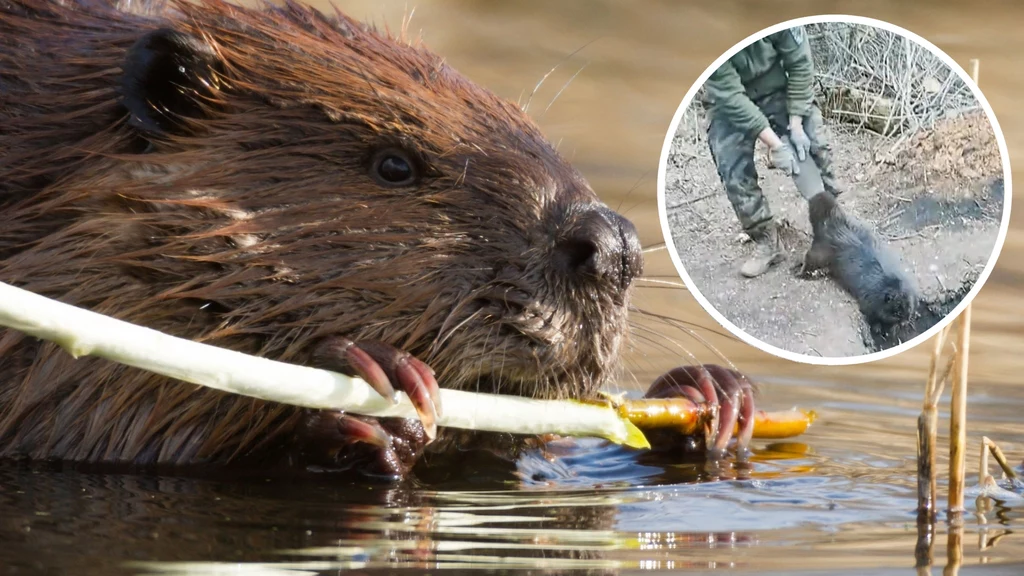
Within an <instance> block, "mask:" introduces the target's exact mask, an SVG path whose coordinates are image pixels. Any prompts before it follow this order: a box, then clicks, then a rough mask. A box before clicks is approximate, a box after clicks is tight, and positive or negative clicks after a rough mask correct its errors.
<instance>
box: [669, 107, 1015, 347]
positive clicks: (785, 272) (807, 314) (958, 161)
mask: <svg viewBox="0 0 1024 576" xmlns="http://www.w3.org/2000/svg"><path fill="white" fill-rule="evenodd" d="M704 126H705V119H704V118H703V115H702V114H688V115H687V118H686V119H685V120H684V122H682V123H680V126H679V129H678V132H677V135H676V138H675V141H674V146H673V152H672V155H671V157H670V160H669V162H670V164H669V167H668V173H667V176H668V178H667V181H666V202H667V214H668V220H669V225H670V227H671V229H672V235H673V238H672V242H673V243H674V245H675V247H676V250H677V252H678V253H679V256H680V259H681V260H682V263H683V265H684V267H685V269H686V271H687V273H688V275H689V276H690V277H691V279H692V280H693V282H694V284H695V285H696V287H697V288H698V289H699V291H700V292H701V294H702V295H703V296H704V297H705V298H707V300H708V301H709V302H710V303H711V305H712V306H713V307H714V308H716V309H717V310H718V311H719V312H720V313H722V315H724V316H725V317H726V318H727V319H729V321H731V322H732V323H733V324H735V325H736V326H738V327H740V328H741V329H742V330H744V331H745V332H747V333H748V334H750V335H751V336H754V337H755V338H757V339H759V340H762V341H764V342H766V343H768V344H771V345H774V346H777V347H779V348H782V349H784V350H788V351H792V352H795V353H798V354H805V355H813V356H830V357H845V356H859V355H863V354H867V353H870V352H874V351H877V350H881V349H885V348H889V347H891V346H894V345H897V344H899V343H900V342H901V341H906V340H908V339H910V338H912V337H914V336H915V335H917V334H919V333H921V332H923V331H925V330H927V328H928V327H930V326H932V325H934V323H935V322H937V321H939V320H941V319H942V318H943V317H944V316H945V315H946V314H947V313H948V312H949V311H951V310H952V309H953V308H955V307H956V305H957V304H958V303H959V302H960V301H961V300H962V298H963V297H964V296H965V295H966V294H967V293H968V292H969V291H970V289H971V287H972V286H973V284H974V282H975V281H976V280H977V278H978V276H979V275H980V273H981V271H982V270H983V269H984V267H985V265H986V264H987V262H988V259H989V256H990V254H991V252H992V249H993V247H994V245H995V241H996V237H997V235H998V230H999V224H1000V221H1001V218H1002V210H1003V182H1002V164H1001V160H1000V156H999V150H998V145H997V143H996V140H995V137H994V134H993V132H992V128H991V125H990V123H989V122H988V120H987V118H986V117H985V116H984V114H983V113H981V112H976V113H970V114H966V115H963V116H960V117H957V118H952V119H946V120H943V121H940V122H939V123H937V124H936V126H935V127H934V129H932V130H930V131H926V132H919V133H917V134H915V135H913V136H912V137H909V138H906V137H904V138H902V139H900V138H883V137H881V136H879V135H877V134H874V133H872V132H867V131H856V130H852V129H850V128H848V127H846V126H843V125H838V124H834V123H827V125H826V129H825V133H826V135H827V137H828V139H829V140H830V141H831V142H832V148H833V157H834V171H835V174H836V177H837V179H838V181H839V186H840V189H841V190H842V191H843V193H842V195H841V196H840V202H841V204H842V205H843V207H844V209H845V210H846V211H847V212H849V213H851V214H853V215H855V216H857V217H858V218H860V219H861V220H863V221H864V222H865V223H867V224H868V225H869V226H870V227H872V228H873V229H874V230H875V231H876V232H877V233H878V235H879V236H880V238H881V239H882V241H883V242H885V243H886V244H888V245H889V246H890V247H891V249H892V250H893V251H894V252H895V253H896V254H897V255H898V256H899V258H900V260H901V262H902V264H903V267H904V269H905V270H906V271H907V273H908V274H911V275H912V276H913V277H914V278H915V280H916V282H917V283H918V286H919V288H920V291H921V297H922V306H921V307H920V314H919V316H918V317H917V318H916V319H915V320H914V322H913V324H912V325H910V326H907V327H905V328H904V329H902V330H900V331H899V332H898V333H895V334H890V335H889V336H888V337H886V338H879V337H873V336H872V335H871V334H870V331H869V330H868V329H867V326H866V324H865V323H864V321H863V319H862V317H861V315H860V312H859V310H858V309H857V305H856V303H855V302H854V300H853V299H852V298H851V297H850V296H849V295H848V294H847V293H846V292H844V291H843V290H842V289H841V288H840V287H839V286H838V285H837V284H836V283H835V282H834V281H833V280H832V279H831V278H827V277H825V278H816V279H800V278H797V277H795V275H794V270H793V267H794V266H797V265H798V264H799V262H800V261H801V259H802V257H803V253H804V252H805V251H806V250H807V248H808V247H809V245H810V240H811V231H810V224H809V222H808V216H807V205H806V202H805V201H804V200H803V199H802V198H801V197H800V195H799V193H798V192H797V191H796V189H795V187H794V185H793V183H792V181H791V180H790V179H789V178H788V177H786V176H785V175H784V174H781V173H779V172H777V171H774V170H770V169H768V167H767V163H766V158H765V154H764V151H763V150H762V149H760V148H759V149H758V151H757V154H756V157H757V163H758V171H759V173H760V182H761V186H762V188H763V190H764V193H765V196H766V197H767V198H768V201H769V204H770V205H771V208H772V211H773V213H774V214H775V217H776V219H777V220H778V222H779V224H780V225H781V228H782V233H781V237H782V242H783V248H784V252H785V255H786V261H785V262H783V263H782V264H780V265H778V266H776V267H775V268H773V269H772V270H770V271H769V272H768V273H766V274H765V275H763V276H761V277H759V278H755V279H746V278H743V277H741V276H740V275H739V272H738V270H739V266H740V264H741V263H742V262H743V261H744V260H745V259H746V258H747V257H749V256H750V255H751V254H752V252H753V249H754V246H753V244H752V243H751V242H750V241H749V239H748V238H747V237H746V235H745V234H743V232H742V230H741V228H740V226H739V223H738V222H737V220H736V217H735V214H734V213H733V211H732V207H731V205H730V204H729V201H728V199H727V198H726V196H725V192H724V189H723V188H722V185H721V182H720V181H719V179H718V176H717V174H716V172H715V167H714V164H713V162H712V160H711V157H710V154H709V152H708V150H707V143H706V140H705V137H704Z"/></svg>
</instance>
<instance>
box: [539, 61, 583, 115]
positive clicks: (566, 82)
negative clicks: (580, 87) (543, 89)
mask: <svg viewBox="0 0 1024 576" xmlns="http://www.w3.org/2000/svg"><path fill="white" fill-rule="evenodd" d="M589 64H590V62H587V63H585V64H583V66H580V69H579V70H577V71H576V73H575V74H573V75H572V76H570V77H569V79H568V80H566V81H565V84H562V87H561V88H559V90H558V92H556V93H555V95H554V96H553V97H552V98H551V102H548V105H547V107H546V108H544V111H543V112H541V113H540V116H539V117H538V120H539V119H542V118H544V115H545V114H547V113H548V110H550V109H551V107H552V106H553V105H554V104H555V101H556V100H558V97H559V96H561V95H562V92H565V89H566V88H568V87H569V84H571V83H572V81H573V80H575V79H576V77H577V76H579V75H580V72H583V69H584V68H586V67H587V66H588V65H589Z"/></svg>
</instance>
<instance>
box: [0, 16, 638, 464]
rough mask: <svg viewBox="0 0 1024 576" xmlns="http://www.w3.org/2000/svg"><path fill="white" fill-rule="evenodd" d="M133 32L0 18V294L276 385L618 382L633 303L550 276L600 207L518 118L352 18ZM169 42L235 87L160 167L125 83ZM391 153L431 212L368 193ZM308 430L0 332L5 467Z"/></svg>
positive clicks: (211, 445) (273, 439)
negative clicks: (154, 338)
mask: <svg viewBox="0 0 1024 576" xmlns="http://www.w3.org/2000/svg"><path fill="white" fill-rule="evenodd" d="M129 7H131V6H129ZM121 8H124V6H120V7H118V6H115V5H113V4H111V3H110V2H108V1H106V0H69V1H66V2H57V1H53V0H0V280H2V281H4V282H8V283H11V284H14V285H17V286H19V287H22V288H26V289H28V290H31V291H33V292H37V293H40V294H43V295H46V296H49V297H53V298H56V299H59V300H61V301H64V302H68V303H71V304H74V305H77V306H82V307H85V308H87V309H90V310H94V311H96V312H100V313H104V314H108V315H112V316H115V317H117V318H121V319H124V320H128V321H131V322H135V323H138V324H142V325H145V326H148V327H152V328H155V329H158V330H162V331H165V332H168V333H171V334H174V335H177V336H181V337H186V338H191V339H195V340H200V341H203V342H207V343H210V344H214V345H218V346H223V347H228V348H232V349H235V350H240V351H243V352H247V353H252V354H258V355H263V356H267V357H272V358H275V359H279V360H284V361H291V362H298V363H302V362H303V361H305V360H306V359H307V358H308V354H309V349H310V343H311V342H313V341H314V340H316V339H317V338H319V337H322V336H326V335H335V334H338V335H345V336H348V337H350V338H353V339H364V338H372V339H380V340H383V341H385V342H387V343H389V344H392V345H393V346H396V347H399V348H402V349H404V350H407V351H409V352H411V353H413V354H415V355H417V356H418V357H420V358H421V359H423V360H424V361H426V362H428V363H429V364H430V365H431V366H432V367H433V368H434V369H435V370H436V371H437V376H438V381H439V382H441V385H442V386H448V387H458V388H463V389H482V390H486V391H500V392H508V393H516V394H527V395H533V396H541V397H553V396H581V395H586V394H588V393H589V392H590V391H592V390H594V389H595V388H596V387H598V386H600V385H601V384H602V383H604V382H605V381H606V380H607V379H608V378H609V377H611V376H612V375H613V374H614V371H615V370H616V358H617V356H618V351H619V348H620V347H621V345H622V342H621V341H622V338H623V336H624V334H625V333H626V308H627V306H628V291H625V290H605V289H603V287H601V286H594V285H578V284H574V283H572V282H569V281H567V280H566V279H565V278H564V277H562V276H560V275H558V274H556V273H554V272H553V271H552V269H551V266H550V254H551V251H552V250H553V246H554V245H555V243H556V242H557V241H558V239H559V238H560V237H561V236H562V235H564V234H566V233H568V231H571V230H572V227H573V225H574V216H575V215H577V214H578V213H579V212H580V211H581V210H583V209H585V208H586V207H588V206H592V205H594V204H596V203H597V198H596V196H595V195H594V193H593V192H592V190H591V189H590V188H589V186H588V184H587V183H586V182H585V181H584V180H583V179H582V177H581V176H580V175H579V174H578V173H577V172H576V171H575V170H574V169H573V168H572V167H571V166H569V165H568V164H567V163H566V162H564V161H563V160H562V159H561V158H560V157H559V156H558V155H557V153H556V152H555V151H554V149H553V148H552V147H551V146H550V145H549V144H548V142H547V141H546V140H545V139H544V137H543V136H542V135H541V134H540V131H539V130H538V129H537V127H536V126H535V125H534V124H533V123H532V122H531V121H530V120H529V119H527V117H526V116H525V115H524V114H523V113H522V112H521V111H520V110H519V109H518V108H517V107H516V106H514V105H513V104H511V103H509V102H506V101H505V100H502V99H500V98H498V97H496V96H494V95H493V94H491V93H490V92H488V91H486V90H484V89H482V88H480V87H478V86H476V85H475V84H473V83H471V82H470V81H468V80H466V79H465V78H463V77H462V76H460V75H459V74H457V73H456V72H454V71H453V70H452V69H450V68H449V67H447V66H446V65H445V64H444V62H443V61H442V60H441V59H440V58H439V57H437V56H435V55H433V54H432V53H430V52H428V51H427V50H426V49H425V48H423V47H421V46H418V45H408V44H404V43H401V42H398V41H396V40H395V39H392V38H389V37H387V36H385V35H382V34H380V33H378V32H376V31H374V30H372V29H369V28H366V27H364V26H363V25H362V24H359V23H356V22H354V21H352V20H349V19H348V18H346V17H345V16H343V15H341V14H336V15H332V16H330V17H328V16H324V15H322V14H320V13H318V12H316V11H313V10H311V9H308V8H306V7H303V6H300V5H298V4H292V3H288V4H286V5H284V6H278V7H270V8H264V9H244V8H240V7H237V6H234V5H231V4H228V3H225V2H222V1H221V0H204V1H203V2H200V3H194V4H193V3H184V2H182V3H173V4H171V5H169V6H166V7H164V6H160V5H156V6H148V5H147V6H142V7H135V8H134V9H132V10H124V9H121ZM158 27H172V28H174V29H175V30H179V31H184V32H188V33H190V34H192V35H193V36H195V37H199V38H204V39H205V40H206V41H207V42H208V43H209V45H210V46H211V47H212V49H213V50H214V52H215V53H216V55H217V57H218V59H219V60H220V61H221V62H222V63H223V69H222V71H221V72H220V73H219V74H218V75H217V76H216V78H215V81H216V82H215V86H214V89H213V90H212V91H211V94H210V95H209V99H208V101H207V102H206V106H205V107H204V118H202V119H200V120H197V121H194V122H190V123H188V128H189V129H188V131H186V132H185V133H183V134H177V135H167V136H166V137H162V138H158V139H155V140H153V143H152V146H151V147H147V146H148V144H147V143H146V142H145V141H143V140H142V139H141V138H140V136H139V134H138V131H137V130H134V129H133V128H132V127H130V126H129V125H128V123H127V114H126V113H125V110H124V108H123V107H122V105H121V104H120V96H119V93H118V86H119V84H118V82H119V78H120V75H121V74H122V70H121V65H122V62H123V61H124V58H125V53H126V51H127V50H128V49H129V47H130V46H132V44H133V43H134V42H135V41H136V39H137V38H139V36H140V35H142V34H143V33H145V32H147V31H149V30H153V29H155V28H158ZM389 143H393V144H403V145H405V146H407V147H411V148H413V149H414V150H416V151H417V155H418V156H419V157H420V158H421V160H422V163H423V165H424V166H425V167H426V168H427V171H428V172H429V175H428V176H427V177H426V178H425V179H424V181H423V182H422V183H421V184H420V185H419V186H418V187H417V188H416V189H411V190H410V189H387V188H382V187H380V186H378V185H377V184H375V183H374V182H373V180H372V179H371V178H370V177H369V176H368V174H367V170H366V167H365V166H366V163H367V156H368V154H370V152H371V151H372V150H373V149H374V148H375V147H380V146H386V145H389ZM282 384H283V385H287V383H282ZM300 420H301V411H300V410H297V409H294V408H291V407H287V406H282V405H277V404H273V403H266V402H261V401H256V400H252V399H247V398H242V397H237V396H231V395H224V394H221V393H218V392H215V391H210V390H207V389H201V388H198V387H195V386H191V385H187V384H183V383H180V382H176V381H171V380H168V379H165V378H162V377H158V376H154V375H151V374H148V373H146V372H143V371H139V370H136V369H132V368H127V367H123V366H119V365H116V364H113V363H110V362H106V361H102V360H96V359H83V360H73V359H72V358H71V357H70V356H69V355H67V354H66V353H63V352H62V351H61V350H59V349H58V348H57V347H56V346H54V345H52V344H49V343H40V342H38V341H36V340H34V339H32V338H28V337H26V336H23V335H22V334H20V333H18V332H14V331H4V330H0V456H17V455H23V456H29V457H33V458H47V459H68V460H87V461H98V462H128V461H130V462H134V463H141V464H147V463H167V464H186V463H208V462H227V461H262V460H267V459H274V458H279V457H280V456H281V454H282V450H283V448H284V447H286V446H287V445H288V443H289V442H291V439H292V437H293V435H294V434H295V430H296V427H297V426H298V425H299V422H300Z"/></svg>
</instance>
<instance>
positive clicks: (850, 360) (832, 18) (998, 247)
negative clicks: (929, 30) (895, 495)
mask: <svg viewBox="0 0 1024 576" xmlns="http://www.w3.org/2000/svg"><path fill="white" fill-rule="evenodd" d="M822 22H848V23H852V24H862V25H866V26H873V27H875V28H882V29H883V30H888V31H889V32H893V33H895V34H898V35H900V36H903V37H906V38H909V39H910V40H913V41H915V42H917V43H918V44H919V45H921V46H923V47H925V48H927V49H928V50H930V51H931V52H932V53H933V54H935V55H936V56H938V57H939V59H940V60H942V61H943V62H944V63H945V64H946V65H947V66H949V68H950V69H951V70H953V71H954V72H955V73H957V74H958V75H959V76H960V77H961V78H962V79H963V80H964V81H965V82H966V83H967V86H968V87H969V88H970V89H971V92H972V93H973V94H974V97H975V98H976V99H977V100H978V102H979V103H980V104H981V107H982V109H984V110H985V114H986V115H987V116H988V120H989V122H990V123H991V124H992V130H993V132H994V133H995V136H996V141H997V143H998V144H999V154H1000V157H1001V160H1002V163H1003V221H1002V223H1001V224H1000V226H999V235H998V236H997V237H996V243H995V246H994V247H993V249H992V254H991V255H990V256H989V260H988V264H986V265H985V269H984V270H982V272H981V275H979V276H978V279H977V281H975V283H974V286H972V287H971V290H970V292H968V293H967V296H965V297H964V298H963V300H961V302H960V304H958V305H957V306H956V308H954V309H953V311H952V312H950V313H949V314H948V315H946V317H945V318H943V319H942V320H940V321H939V322H937V323H936V324H935V325H933V326H932V327H931V328H929V329H928V330H926V331H925V332H924V333H922V334H919V335H918V336H916V337H915V338H913V339H911V340H908V341H907V342H904V343H902V344H900V345H899V346H893V347H892V348H888V349H886V350H882V351H880V352H873V353H871V354H863V355H860V356H850V357H844V358H830V357H822V356H810V355H806V354H797V353H795V352H790V351H788V350H783V349H781V348H778V347H776V346H772V345H771V344H767V343H765V342H762V341H760V340H758V339H757V338H754V337H753V336H751V335H749V334H747V333H746V332H744V331H743V330H742V329H740V328H739V327H738V326H736V325H735V324H733V323H732V322H730V321H729V320H728V319H726V318H725V316H723V315H722V314H721V313H719V312H718V310H716V309H715V307H714V306H712V305H711V303H710V302H709V301H708V300H707V298H705V297H704V295H703V294H702V293H701V291H700V290H699V289H698V288H697V286H696V285H695V284H694V282H693V279H691V278H690V275H689V274H687V273H686V267H685V266H683V263H682V260H681V259H680V257H679V253H678V252H676V247H675V242H674V240H673V236H672V231H671V230H670V228H669V225H668V213H667V210H666V201H665V180H666V171H667V168H668V160H669V155H670V154H671V151H672V140H673V139H674V138H675V134H676V130H677V129H678V128H679V122H680V121H681V120H682V117H683V114H684V113H685V112H686V109H687V107H689V105H690V102H691V101H692V100H693V97H694V96H695V95H696V93H697V90H699V89H700V87H701V86H703V85H704V83H705V82H706V81H707V79H708V77H710V76H711V74H712V73H713V72H714V71H715V70H717V69H718V67H719V66H721V65H722V64H723V63H724V62H725V61H726V60H728V59H729V58H731V57H733V56H734V55H735V54H736V53H737V52H739V51H740V50H742V49H743V48H745V47H746V46H748V45H750V44H751V43H753V42H755V41H757V40H760V39H761V38H764V37H765V36H768V35H769V34H774V33H776V32H779V31H781V30H786V29H788V28H792V27H794V26H803V25H806V24H817V23H822ZM1012 198H1013V186H1012V182H1011V170H1010V154H1009V152H1008V151H1007V147H1006V138H1005V137H1004V136H1003V130H1002V128H1000V126H999V121H998V120H997V119H996V115H995V112H994V111H993V110H992V106H991V105H990V104H989V102H988V100H987V99H986V98H985V95H984V94H982V93H981V90H980V89H979V88H978V86H977V85H976V84H975V83H974V81H973V80H972V79H971V77H970V76H969V75H968V74H967V72H966V71H965V70H964V69H963V67H961V66H960V65H959V64H957V62H956V61H955V60H953V59H952V58H951V57H950V56H949V55H948V54H946V53H945V52H943V51H942V50H940V49H939V48H938V47H937V46H935V45H934V44H932V43H931V42H929V41H928V40H925V39H924V38H922V37H920V36H918V35H917V34H914V33H913V32H911V31H909V30H905V29H903V28H901V27H899V26H896V25H895V24H890V23H888V22H884V21H882V20H876V19H874V18H866V17H863V16H850V15H844V14H832V15H819V16H807V17H804V18H795V19H793V20H787V21H785V22H781V23H779V24H776V25H774V26H770V27H768V28H765V29H764V30H761V31H760V32H757V33H755V34H751V35H750V36H748V37H747V38H745V39H744V40H742V41H740V42H739V43H737V44H736V45H735V46H733V47H732V48H730V49H729V50H727V51H726V52H725V54H722V55H721V56H719V57H718V59H717V60H715V61H714V62H713V63H712V64H711V66H709V67H708V68H707V70H705V71H704V73H703V74H701V75H700V77H699V78H697V81H696V82H695V83H694V84H693V86H691V87H690V90H689V91H688V92H687V93H686V96H685V97H683V102H682V103H681V104H680V105H679V108H678V109H677V110H676V113H675V116H673V117H672V123H671V124H670V125H669V129H668V133H667V134H666V135H665V144H664V145H663V146H662V149H661V165H660V166H659V167H658V217H659V219H660V220H661V231H662V235H663V236H664V237H665V246H666V248H667V249H668V253H669V256H670V257H671V258H672V264H673V265H674V266H675V267H676V271H677V272H678V273H679V275H680V276H681V277H682V279H683V282H684V283H685V284H686V287H687V289H689V291H690V293H691V294H693V296H694V297H695V298H696V299H697V302H699V303H700V305H701V307H702V308H704V310H705V311H707V312H708V313H709V314H711V316H712V317H713V318H714V319H715V320H716V321H718V323H719V324H721V325H722V326H723V327H724V328H725V329H726V330H728V331H729V332H731V333H732V334H733V335H734V336H736V337H738V338H739V339H740V340H743V341H744V342H746V343H747V344H750V345H751V346H753V347H755V348H757V349H759V350H762V351H764V352H767V353H769V354H772V355H774V356H778V357H780V358H784V359H786V360H791V361H794V362H800V363H803V364H813V365H817V366H846V365H851V364H864V363H867V362H873V361H875V360H882V359H884V358H888V357H890V356H894V355H896V354H899V353H900V352H903V351H906V350H909V349H910V348H913V347H915V346H917V345H918V344H920V343H921V342H924V341H925V340H927V339H929V338H931V337H932V336H933V335H935V334H936V333H938V331H939V330H942V328H944V327H945V326H947V325H949V324H950V323H951V322H952V321H953V320H954V319H955V318H956V317H957V316H959V315H960V313H961V312H963V310H964V308H966V307H967V306H968V304H970V303H971V301H972V300H974V297H975V296H977V295H978V292H979V291H980V290H981V288H982V286H983V285H984V284H985V281H987V280H988V277H989V275H990V274H991V273H992V269H993V268H995V265H996V261H997V260H998V259H999V253H1000V252H1001V251H1002V249H1003V242H1004V241H1005V240H1006V232H1007V230H1008V229H1009V227H1010V204H1011V202H1012Z"/></svg>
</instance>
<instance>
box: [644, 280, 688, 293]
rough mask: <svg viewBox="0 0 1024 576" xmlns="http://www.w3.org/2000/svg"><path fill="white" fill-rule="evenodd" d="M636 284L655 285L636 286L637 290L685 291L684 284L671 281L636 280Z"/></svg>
mask: <svg viewBox="0 0 1024 576" xmlns="http://www.w3.org/2000/svg"><path fill="white" fill-rule="evenodd" d="M636 281H637V282H649V283H651V284H656V286H637V288H672V289H677V290H687V291H688V289H687V287H686V284H683V283H682V282H678V281H672V280H659V279H657V278H637V279H636Z"/></svg>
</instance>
